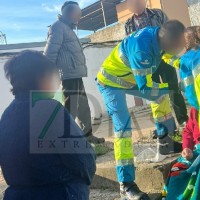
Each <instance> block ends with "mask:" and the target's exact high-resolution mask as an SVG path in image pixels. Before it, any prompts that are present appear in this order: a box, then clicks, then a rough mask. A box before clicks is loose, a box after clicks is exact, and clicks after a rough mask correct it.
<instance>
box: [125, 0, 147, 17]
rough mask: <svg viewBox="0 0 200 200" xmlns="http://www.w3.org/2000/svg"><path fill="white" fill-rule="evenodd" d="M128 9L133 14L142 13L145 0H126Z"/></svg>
mask: <svg viewBox="0 0 200 200" xmlns="http://www.w3.org/2000/svg"><path fill="white" fill-rule="evenodd" d="M127 4H128V9H129V10H130V11H131V12H132V13H134V14H138V15H140V14H142V13H143V12H144V10H145V8H146V0H128V1H127Z"/></svg>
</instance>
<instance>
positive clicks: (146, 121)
mask: <svg viewBox="0 0 200 200" xmlns="http://www.w3.org/2000/svg"><path fill="white" fill-rule="evenodd" d="M101 122H102V123H101V124H100V125H95V126H94V131H95V135H96V136H99V137H105V138H106V140H107V141H108V142H109V146H110V148H111V149H112V148H113V147H112V146H113V144H112V142H113V130H112V127H113V126H112V122H111V119H110V118H108V117H107V116H106V115H105V116H103V118H102V120H101ZM132 126H133V128H134V130H133V141H134V146H135V154H136V155H137V154H138V153H140V152H141V151H142V150H143V149H144V148H148V147H152V148H155V142H153V143H152V139H151V132H152V130H154V123H153V120H152V117H151V110H150V108H149V107H148V106H144V107H140V108H135V109H134V110H132ZM144 143H145V144H144ZM106 163H111V165H110V166H111V168H113V169H111V171H112V173H113V177H114V176H115V170H114V168H115V164H114V158H113V152H110V153H108V156H103V157H99V158H98V160H97V164H98V166H100V168H102V166H103V165H104V166H105V165H107V164H106ZM160 165H162V164H160ZM108 166H109V165H108ZM159 167H160V166H159V164H158V168H159ZM152 168H154V166H153V167H152ZM158 168H157V169H158ZM148 170H149V169H148ZM159 170H160V169H159ZM104 172H105V174H106V170H104ZM137 173H139V175H142V174H143V173H144V172H143V171H141V172H140V170H139V171H138V172H137ZM160 174H161V175H162V173H160ZM113 177H112V178H113ZM103 178H104V177H103ZM102 180H103V181H104V180H105V179H102ZM142 180H144V179H142ZM102 184H104V182H102ZM106 184H107V183H106ZM108 186H109V184H108ZM152 187H153V185H152ZM5 188H6V185H5V182H4V180H3V178H2V176H0V200H1V198H2V192H3V191H4V190H5ZM99 188H101V187H99ZM99 188H97V189H94V188H92V189H91V195H90V200H119V193H118V191H117V188H118V184H117V186H116V187H115V188H113V189H107V188H105V189H102V188H101V189H99ZM108 188H109V187H108ZM150 197H151V199H152V200H157V197H158V191H157V194H156V192H155V191H152V192H151V194H150Z"/></svg>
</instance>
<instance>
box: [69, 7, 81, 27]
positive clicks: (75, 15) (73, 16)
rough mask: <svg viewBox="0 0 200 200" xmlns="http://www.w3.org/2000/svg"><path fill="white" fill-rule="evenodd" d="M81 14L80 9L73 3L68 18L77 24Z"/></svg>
mask: <svg viewBox="0 0 200 200" xmlns="http://www.w3.org/2000/svg"><path fill="white" fill-rule="evenodd" d="M81 16H82V11H81V9H80V7H79V6H78V5H73V10H72V12H71V14H70V19H71V21H72V22H73V23H74V24H78V22H79V20H80V18H81Z"/></svg>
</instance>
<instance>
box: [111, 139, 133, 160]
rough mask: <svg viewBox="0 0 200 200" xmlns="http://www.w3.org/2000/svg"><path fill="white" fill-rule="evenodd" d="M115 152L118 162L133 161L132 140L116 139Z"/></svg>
mask: <svg viewBox="0 0 200 200" xmlns="http://www.w3.org/2000/svg"><path fill="white" fill-rule="evenodd" d="M114 151H115V160H116V161H119V160H130V159H133V157H134V154H133V144H132V138H115V139H114Z"/></svg>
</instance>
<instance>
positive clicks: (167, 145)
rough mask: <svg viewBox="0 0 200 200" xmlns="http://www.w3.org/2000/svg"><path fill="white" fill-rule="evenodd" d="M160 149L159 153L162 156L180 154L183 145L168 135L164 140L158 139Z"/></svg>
mask: <svg viewBox="0 0 200 200" xmlns="http://www.w3.org/2000/svg"><path fill="white" fill-rule="evenodd" d="M158 149H159V153H160V154H162V155H168V154H172V153H180V152H181V151H182V143H179V142H176V141H174V140H172V138H170V136H168V135H167V136H165V137H164V138H162V139H158Z"/></svg>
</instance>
